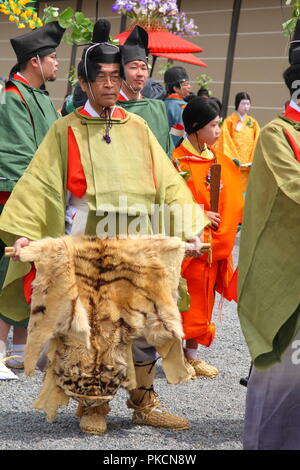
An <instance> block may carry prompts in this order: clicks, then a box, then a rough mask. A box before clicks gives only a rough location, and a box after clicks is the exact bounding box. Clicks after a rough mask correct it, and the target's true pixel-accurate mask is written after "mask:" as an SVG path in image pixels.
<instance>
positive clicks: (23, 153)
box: [0, 22, 64, 380]
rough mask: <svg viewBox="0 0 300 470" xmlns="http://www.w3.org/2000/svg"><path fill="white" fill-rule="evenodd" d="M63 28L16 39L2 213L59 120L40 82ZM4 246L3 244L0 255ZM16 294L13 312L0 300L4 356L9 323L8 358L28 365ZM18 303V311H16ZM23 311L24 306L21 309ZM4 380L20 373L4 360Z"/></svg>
mask: <svg viewBox="0 0 300 470" xmlns="http://www.w3.org/2000/svg"><path fill="white" fill-rule="evenodd" d="M63 33H64V29H63V28H61V27H60V26H59V24H58V23H57V22H51V23H48V24H46V25H45V26H43V27H41V28H38V29H36V30H34V31H31V32H30V33H27V34H25V35H22V36H18V37H16V38H14V39H11V44H12V47H13V49H14V51H15V54H16V56H17V60H18V64H17V65H16V66H15V67H14V68H13V70H14V72H15V73H14V74H11V76H10V79H9V81H8V82H7V84H6V87H5V92H4V98H3V100H2V104H1V106H0V121H1V126H0V141H1V150H0V168H1V172H0V174H1V176H0V213H1V212H2V210H3V206H4V204H5V203H6V201H7V200H8V198H9V196H10V193H11V191H12V190H13V188H14V186H15V184H16V183H17V181H18V180H19V178H20V177H21V176H22V174H23V173H24V171H25V169H26V168H27V166H28V165H29V163H30V161H31V159H32V157H33V155H34V154H35V152H36V150H37V148H38V146H39V144H40V143H41V141H42V140H43V138H44V136H45V134H46V132H47V131H48V129H49V127H50V126H51V125H52V124H53V122H55V121H56V119H57V118H58V115H57V112H56V110H55V108H54V106H53V104H52V102H51V100H50V98H49V96H48V93H47V91H45V90H42V89H41V86H42V85H44V84H45V82H46V81H48V80H49V81H53V80H55V79H56V74H57V67H58V62H57V59H56V52H55V49H56V47H57V46H58V45H59V43H60V41H61V38H62V35H63ZM3 252H4V244H3V242H1V247H0V256H2V255H3ZM6 272H7V259H5V258H3V257H2V259H1V261H0V283H1V285H2V284H3V281H4V278H5V276H6ZM16 297H18V296H17V295H16V293H14V295H12V297H11V307H10V309H9V311H7V310H6V309H5V308H3V305H2V304H1V301H0V355H1V356H3V357H4V356H5V342H6V339H7V336H8V332H9V329H10V326H11V325H13V326H14V334H13V347H12V351H11V353H10V354H11V355H19V356H21V358H20V359H10V360H7V361H6V362H7V365H9V366H11V367H17V368H22V367H23V359H22V356H23V351H24V347H25V343H26V328H25V327H26V326H27V317H28V314H27V308H25V311H24V312H23V314H22V312H20V311H19V310H18V305H17V302H16V304H15V300H14V298H16ZM14 305H15V307H16V308H15V309H14ZM21 309H22V307H21ZM0 368H1V370H0V380H1V379H3V380H5V379H17V378H18V377H17V376H16V375H15V374H14V373H13V372H12V371H11V370H9V369H8V368H7V367H5V365H4V364H3V362H2V363H0Z"/></svg>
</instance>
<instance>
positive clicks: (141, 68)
mask: <svg viewBox="0 0 300 470" xmlns="http://www.w3.org/2000/svg"><path fill="white" fill-rule="evenodd" d="M124 73H125V77H126V83H127V84H128V85H129V86H131V87H132V88H133V89H134V90H138V91H141V90H142V89H143V88H144V86H145V85H146V81H147V78H148V66H147V64H146V63H145V62H143V61H142V60H133V61H131V62H128V63H127V64H125V65H124Z"/></svg>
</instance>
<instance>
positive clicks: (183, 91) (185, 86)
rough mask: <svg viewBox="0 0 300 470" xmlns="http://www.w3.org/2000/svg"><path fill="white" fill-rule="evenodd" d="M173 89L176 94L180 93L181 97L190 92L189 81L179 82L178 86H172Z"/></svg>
mask: <svg viewBox="0 0 300 470" xmlns="http://www.w3.org/2000/svg"><path fill="white" fill-rule="evenodd" d="M174 90H175V91H176V93H178V95H180V96H181V97H182V98H183V99H184V98H185V97H186V96H188V95H189V94H190V93H191V85H190V82H189V81H187V80H186V81H185V82H181V83H180V88H178V87H176V86H174Z"/></svg>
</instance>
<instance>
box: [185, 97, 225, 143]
mask: <svg viewBox="0 0 300 470" xmlns="http://www.w3.org/2000/svg"><path fill="white" fill-rule="evenodd" d="M219 115H220V109H219V106H218V105H217V104H216V102H215V101H214V100H212V99H211V98H202V97H200V96H196V97H195V98H194V99H192V100H191V101H190V102H189V103H188V104H187V105H186V107H185V108H184V110H183V113H182V120H183V123H184V127H185V131H186V133H187V134H193V133H194V132H196V131H198V130H199V129H202V128H203V127H204V126H206V124H208V123H209V122H210V121H212V120H213V119H215V118H216V117H217V116H219Z"/></svg>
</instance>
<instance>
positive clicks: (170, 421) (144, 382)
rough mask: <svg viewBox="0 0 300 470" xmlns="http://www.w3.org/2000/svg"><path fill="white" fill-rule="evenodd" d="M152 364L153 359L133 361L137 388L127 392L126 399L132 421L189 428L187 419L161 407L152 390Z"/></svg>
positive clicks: (153, 370) (181, 428) (173, 427)
mask: <svg viewBox="0 0 300 470" xmlns="http://www.w3.org/2000/svg"><path fill="white" fill-rule="evenodd" d="M154 365H155V361H153V362H149V361H145V362H137V363H135V372H136V382H137V388H136V389H134V390H131V391H130V392H129V395H130V398H129V400H128V401H127V406H128V408H132V409H133V410H134V412H133V416H132V421H133V423H135V424H146V425H148V426H155V427H161V428H167V429H176V430H183V429H189V428H190V423H189V422H188V420H187V419H185V418H181V417H180V416H176V415H172V414H171V413H169V412H168V411H165V410H164V409H162V405H161V403H160V402H159V400H158V398H157V395H156V393H155V392H154V390H153V379H154V373H155V369H154Z"/></svg>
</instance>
